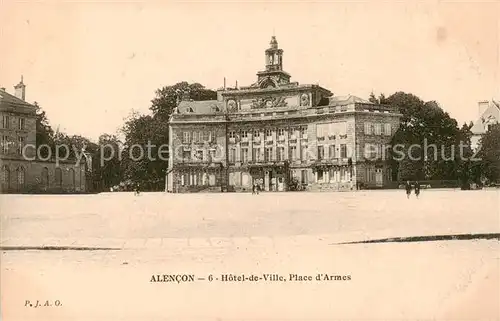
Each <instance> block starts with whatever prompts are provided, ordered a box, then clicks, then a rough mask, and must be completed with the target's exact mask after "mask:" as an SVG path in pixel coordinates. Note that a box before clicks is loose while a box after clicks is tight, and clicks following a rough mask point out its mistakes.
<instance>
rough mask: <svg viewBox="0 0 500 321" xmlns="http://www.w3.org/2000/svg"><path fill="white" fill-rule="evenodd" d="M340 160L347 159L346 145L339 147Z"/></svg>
mask: <svg viewBox="0 0 500 321" xmlns="http://www.w3.org/2000/svg"><path fill="white" fill-rule="evenodd" d="M340 158H347V146H346V144H341V145H340Z"/></svg>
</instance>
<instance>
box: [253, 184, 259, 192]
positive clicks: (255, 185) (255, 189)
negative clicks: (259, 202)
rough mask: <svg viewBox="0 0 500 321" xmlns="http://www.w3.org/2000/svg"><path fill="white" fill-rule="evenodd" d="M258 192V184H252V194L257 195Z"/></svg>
mask: <svg viewBox="0 0 500 321" xmlns="http://www.w3.org/2000/svg"><path fill="white" fill-rule="evenodd" d="M259 192H260V185H259V184H253V185H252V194H259Z"/></svg>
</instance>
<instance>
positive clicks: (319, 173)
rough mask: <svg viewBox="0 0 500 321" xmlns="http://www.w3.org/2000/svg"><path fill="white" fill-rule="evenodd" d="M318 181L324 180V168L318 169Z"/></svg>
mask: <svg viewBox="0 0 500 321" xmlns="http://www.w3.org/2000/svg"><path fill="white" fill-rule="evenodd" d="M317 173H318V182H323V170H321V169H318V171H317Z"/></svg>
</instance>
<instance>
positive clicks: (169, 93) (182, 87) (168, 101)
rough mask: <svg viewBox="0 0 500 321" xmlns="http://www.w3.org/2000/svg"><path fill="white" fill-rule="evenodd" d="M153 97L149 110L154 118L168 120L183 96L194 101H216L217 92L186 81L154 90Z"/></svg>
mask: <svg viewBox="0 0 500 321" xmlns="http://www.w3.org/2000/svg"><path fill="white" fill-rule="evenodd" d="M155 95H156V96H155V98H153V100H152V101H151V107H150V110H151V111H152V112H153V115H154V116H156V117H159V118H160V119H163V120H168V118H169V117H170V115H172V112H173V110H174V108H175V107H176V106H177V103H178V101H179V100H180V99H182V97H183V96H184V95H186V96H189V98H190V99H193V100H195V101H200V100H215V99H217V92H215V91H213V90H210V89H206V88H205V87H204V86H203V85H201V84H199V83H193V84H189V83H188V82H186V81H182V82H179V83H176V84H175V85H173V86H165V87H162V88H159V89H157V90H156V92H155Z"/></svg>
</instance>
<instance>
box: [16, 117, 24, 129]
mask: <svg viewBox="0 0 500 321" xmlns="http://www.w3.org/2000/svg"><path fill="white" fill-rule="evenodd" d="M25 126H26V119H24V118H19V123H18V128H19V130H24V129H25Z"/></svg>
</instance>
